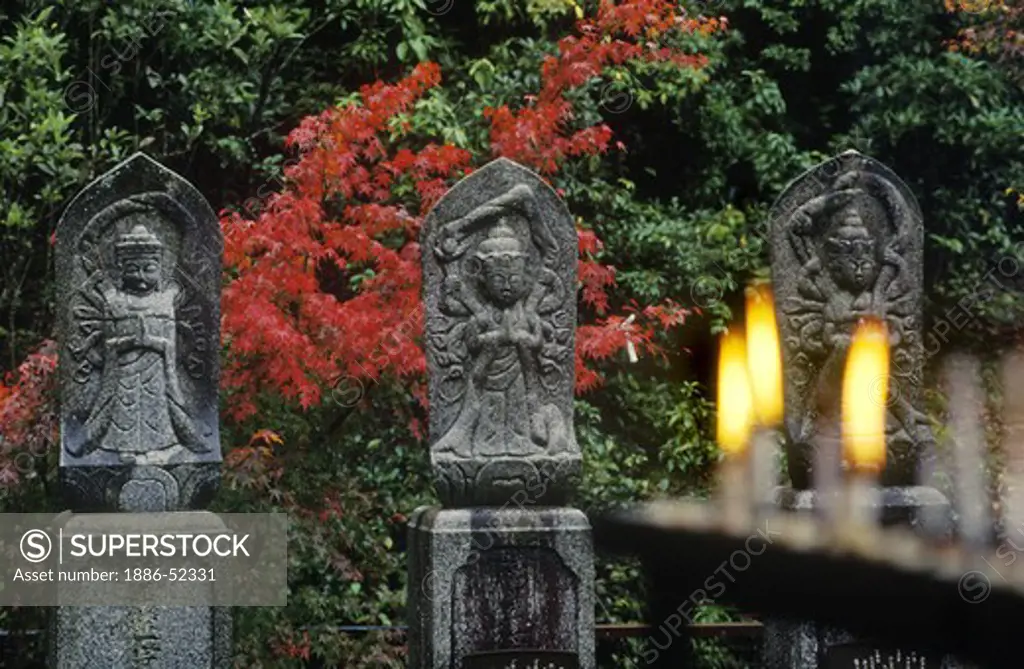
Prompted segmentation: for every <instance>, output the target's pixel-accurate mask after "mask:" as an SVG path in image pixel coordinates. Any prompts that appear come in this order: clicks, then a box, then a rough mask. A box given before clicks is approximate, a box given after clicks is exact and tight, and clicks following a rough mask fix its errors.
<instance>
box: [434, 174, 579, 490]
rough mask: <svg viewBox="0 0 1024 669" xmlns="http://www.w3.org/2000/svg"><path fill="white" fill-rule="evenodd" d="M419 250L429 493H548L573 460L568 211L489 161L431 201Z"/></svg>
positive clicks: (569, 474) (573, 469)
mask: <svg viewBox="0 0 1024 669" xmlns="http://www.w3.org/2000/svg"><path fill="white" fill-rule="evenodd" d="M422 248H423V251H422V254H423V266H424V299H425V302H426V308H427V318H426V323H427V325H426V328H427V338H426V353H427V364H428V370H429V373H430V408H431V411H430V440H431V444H432V446H431V460H432V462H433V465H434V468H435V474H436V481H437V488H438V493H439V494H440V496H441V498H442V501H444V502H445V503H446V504H450V505H455V506H459V505H472V504H475V505H484V504H491V505H493V504H503V503H505V502H508V501H510V500H511V501H515V502H517V503H519V504H557V503H561V502H562V501H564V499H565V498H566V496H567V495H568V493H569V492H570V490H571V488H572V480H573V479H574V478H576V477H578V475H579V467H580V455H579V447H578V446H577V445H576V439H575V434H574V431H573V426H572V390H573V345H574V335H575V322H576V297H575V283H576V256H577V248H578V246H577V240H576V232H575V228H574V226H573V224H572V218H571V217H570V216H569V213H568V211H567V210H566V209H565V206H564V204H563V203H562V202H561V201H560V200H559V198H558V197H557V195H556V194H555V193H554V192H553V191H552V190H551V188H550V187H549V186H547V185H546V184H545V183H544V182H543V181H541V179H540V178H539V177H537V176H536V175H535V174H533V173H532V172H530V171H529V170H527V169H525V168H523V167H521V166H519V165H516V164H515V163H513V162H512V161H509V160H505V159H499V160H496V161H494V162H492V163H490V164H488V165H486V166H485V167H483V168H481V169H480V170H478V171H477V172H475V173H474V174H472V175H470V176H468V177H467V178H465V179H463V180H462V181H461V182H460V183H458V184H457V185H456V186H455V187H454V188H453V189H452V190H451V191H449V193H448V194H446V195H445V197H444V198H442V200H441V201H440V202H439V203H438V204H437V206H436V207H435V208H434V209H433V210H432V211H431V213H430V215H429V216H428V218H427V221H426V224H425V226H424V233H423V244H422ZM513 496H515V497H513Z"/></svg>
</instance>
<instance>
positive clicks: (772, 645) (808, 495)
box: [761, 486, 967, 669]
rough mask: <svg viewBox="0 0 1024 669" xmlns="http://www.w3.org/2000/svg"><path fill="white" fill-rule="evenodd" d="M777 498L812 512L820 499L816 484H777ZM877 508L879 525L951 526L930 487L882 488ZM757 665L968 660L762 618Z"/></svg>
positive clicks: (850, 666)
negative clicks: (803, 487) (880, 646)
mask: <svg viewBox="0 0 1024 669" xmlns="http://www.w3.org/2000/svg"><path fill="white" fill-rule="evenodd" d="M775 502H776V504H777V505H778V507H779V508H781V509H783V510H786V511H792V512H798V513H814V512H816V511H817V510H818V509H819V508H820V505H821V503H822V499H821V496H820V494H819V493H818V491H815V490H795V489H792V488H778V489H776V491H775ZM877 510H878V514H879V519H880V521H881V523H882V524H883V525H906V526H910V527H912V528H915V529H917V530H919V531H925V530H927V531H929V532H932V533H935V532H936V531H937V532H939V533H947V532H949V531H951V530H952V510H951V506H950V504H949V501H948V500H947V499H946V497H945V496H944V495H943V494H942V493H941V492H939V491H938V490H935V489H934V488H928V487H925V486H905V487H898V486H890V487H885V488H882V490H881V495H880V496H879V498H878V507H877ZM780 596H784V595H783V594H780ZM761 666H763V667H765V669H854V668H857V669H887V668H888V667H893V668H895V669H919V668H921V669H924V668H931V667H936V668H940V669H965V668H966V666H967V665H964V664H962V663H960V662H959V661H958V660H955V659H954V658H951V657H941V658H937V657H934V656H929V655H925V654H923V653H920V652H916V651H914V650H881V649H875V648H872V646H871V644H870V643H868V642H864V641H863V640H859V639H857V638H855V637H854V635H852V634H850V633H849V632H847V631H845V630H841V629H836V628H833V627H829V626H826V625H820V624H817V623H814V622H801V621H789V620H765V621H764V643H763V647H762V663H761Z"/></svg>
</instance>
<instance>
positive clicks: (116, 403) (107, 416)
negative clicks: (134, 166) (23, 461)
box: [69, 209, 209, 457]
mask: <svg viewBox="0 0 1024 669" xmlns="http://www.w3.org/2000/svg"><path fill="white" fill-rule="evenodd" d="M146 213H147V211H146V210H145V209H142V210H141V211H140V212H139V213H138V214H132V215H129V216H128V217H127V218H129V219H132V220H134V219H137V218H139V219H141V218H143V217H144V216H145V215H146ZM149 213H150V215H152V212H149ZM114 251H115V258H116V261H117V273H118V278H119V279H120V285H114V284H113V283H111V282H110V281H109V279H108V276H107V275H106V273H103V272H97V273H96V274H94V275H93V277H92V278H93V281H92V282H91V283H90V284H88V285H86V286H84V287H83V288H82V289H80V294H81V296H82V298H83V302H82V304H81V305H80V307H79V309H78V312H77V315H78V318H79V321H78V322H79V327H80V328H81V329H82V330H83V331H87V332H88V335H87V336H86V337H85V338H84V339H85V341H84V343H83V344H82V345H81V346H80V347H78V348H76V349H75V351H74V352H75V353H76V354H77V355H76V357H77V358H78V359H79V360H82V361H83V362H84V363H85V365H86V366H87V367H91V366H92V365H93V364H94V363H93V362H92V360H95V361H96V362H98V363H99V364H100V365H102V369H103V371H102V380H101V382H100V392H99V394H98V396H97V397H96V400H95V401H94V403H93V405H92V408H91V410H90V412H89V417H88V418H87V419H86V421H85V434H86V438H85V439H84V440H82V441H80V442H78V443H75V444H69V452H70V453H71V454H72V455H75V456H77V457H81V456H82V455H84V454H85V453H88V452H91V451H93V450H95V449H104V450H108V451H112V452H115V453H136V454H144V453H149V452H153V451H162V450H165V449H169V448H173V447H175V446H183V447H185V448H187V449H189V450H191V451H194V452H197V453H202V452H204V451H207V450H209V446H207V445H206V444H204V443H203V442H202V441H201V440H200V439H199V437H198V435H197V434H196V432H195V426H194V424H193V419H192V416H190V415H189V413H188V408H187V404H186V402H185V399H184V397H183V395H182V392H181V387H180V385H179V383H178V372H177V368H178V365H177V355H176V352H175V351H176V347H175V341H176V339H177V317H176V312H175V306H176V305H175V303H176V301H177V298H178V297H180V296H181V295H182V291H181V289H180V287H179V286H177V285H176V284H173V283H172V284H169V285H164V283H165V282H164V279H163V271H164V270H163V264H164V263H163V258H162V254H163V245H162V244H161V243H160V240H159V239H158V238H157V237H155V236H154V235H153V234H152V233H151V232H150V231H149V230H147V229H146V227H145V225H144V224H143V223H141V222H137V223H134V224H133V225H132V227H131V229H130V231H129V232H127V233H125V234H123V235H121V236H120V237H119V238H118V239H117V241H116V243H115V245H114ZM94 347H96V348H100V347H102V349H103V350H102V352H99V351H95V352H94V351H93V350H92V349H93V348H94ZM83 371H84V368H83ZM80 378H82V377H80Z"/></svg>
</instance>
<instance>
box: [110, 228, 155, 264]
mask: <svg viewBox="0 0 1024 669" xmlns="http://www.w3.org/2000/svg"><path fill="white" fill-rule="evenodd" d="M161 249H163V244H162V243H161V242H160V239H159V238H158V237H157V236H156V235H154V234H153V233H151V232H150V231H149V230H147V229H146V226H144V225H142V224H141V223H139V224H136V225H135V226H134V227H133V228H132V229H131V232H126V233H124V234H123V235H121V236H120V237H119V238H118V240H117V243H116V244H115V245H114V251H115V253H116V254H117V257H118V258H119V259H121V258H142V257H150V256H159V255H160V251H161Z"/></svg>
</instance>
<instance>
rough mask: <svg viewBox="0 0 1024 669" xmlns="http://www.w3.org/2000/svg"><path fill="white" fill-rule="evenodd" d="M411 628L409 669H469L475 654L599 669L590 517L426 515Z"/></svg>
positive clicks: (541, 511)
mask: <svg viewBox="0 0 1024 669" xmlns="http://www.w3.org/2000/svg"><path fill="white" fill-rule="evenodd" d="M408 623H409V665H408V666H409V667H410V669H465V668H466V666H467V661H466V658H467V657H469V656H472V655H473V654H476V653H486V652H494V651H513V652H523V653H525V652H526V651H530V650H534V651H564V652H569V653H575V654H576V655H577V656H578V658H579V667H580V669H594V668H595V666H596V664H595V662H596V661H595V654H594V641H595V639H594V554H593V543H592V538H591V529H590V523H589V521H588V520H587V517H586V516H585V515H584V514H583V512H582V511H579V510H577V509H571V508H533V509H525V508H523V509H520V508H516V509H496V508H468V509H441V508H438V507H421V508H419V509H417V510H416V512H415V513H414V514H413V516H412V518H411V520H410V522H409V592H408ZM545 666H546V665H545Z"/></svg>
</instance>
